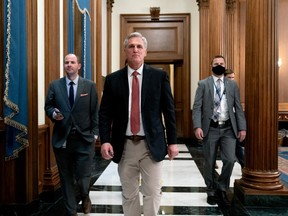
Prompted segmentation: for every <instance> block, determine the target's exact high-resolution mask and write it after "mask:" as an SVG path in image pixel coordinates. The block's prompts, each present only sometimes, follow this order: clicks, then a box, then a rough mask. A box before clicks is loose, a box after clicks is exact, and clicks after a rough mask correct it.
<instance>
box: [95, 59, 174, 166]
mask: <svg viewBox="0 0 288 216" xmlns="http://www.w3.org/2000/svg"><path fill="white" fill-rule="evenodd" d="M127 73H128V70H127V67H124V68H122V69H120V70H118V71H116V72H114V73H111V74H109V75H107V77H106V79H105V84H104V90H103V96H102V100H101V104H100V110H99V132H100V140H101V144H103V143H106V142H108V143H111V144H112V146H113V149H114V157H113V161H114V162H115V163H119V161H120V160H121V157H122V153H123V148H124V142H125V136H126V129H127V125H128V115H129V84H128V75H127ZM162 114H163V116H164V121H165V124H164V123H163V121H162ZM141 115H142V120H143V127H144V132H145V136H146V141H147V144H148V148H149V150H150V152H151V155H152V157H153V159H154V160H155V161H161V160H163V159H164V158H165V156H166V154H167V143H168V144H176V143H177V136H176V120H175V110H174V100H173V96H172V93H171V87H170V83H169V78H168V75H167V73H166V72H165V71H162V70H159V69H155V68H152V67H150V66H148V65H146V64H144V67H143V79H142V89H141ZM164 125H165V126H164Z"/></svg>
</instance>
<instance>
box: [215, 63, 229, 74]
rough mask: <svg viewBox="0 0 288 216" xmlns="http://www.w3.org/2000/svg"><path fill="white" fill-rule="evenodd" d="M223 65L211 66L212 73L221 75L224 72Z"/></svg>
mask: <svg viewBox="0 0 288 216" xmlns="http://www.w3.org/2000/svg"><path fill="white" fill-rule="evenodd" d="M225 70H226V69H225V67H223V66H221V65H217V66H215V67H212V71H213V73H215V74H216V75H222V74H224V73H225Z"/></svg>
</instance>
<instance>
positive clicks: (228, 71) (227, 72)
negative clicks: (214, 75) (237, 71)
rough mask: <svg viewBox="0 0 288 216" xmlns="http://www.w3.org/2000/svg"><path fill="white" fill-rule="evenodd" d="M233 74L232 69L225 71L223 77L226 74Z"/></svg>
mask: <svg viewBox="0 0 288 216" xmlns="http://www.w3.org/2000/svg"><path fill="white" fill-rule="evenodd" d="M233 73H234V71H233V70H232V69H226V71H225V73H224V75H225V76H226V75H228V74H233Z"/></svg>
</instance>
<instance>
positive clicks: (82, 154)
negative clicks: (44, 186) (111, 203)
mask: <svg viewBox="0 0 288 216" xmlns="http://www.w3.org/2000/svg"><path fill="white" fill-rule="evenodd" d="M80 68H81V64H80V63H79V59H78V57H77V56H76V55H74V54H68V55H66V57H65V61H64V69H65V72H66V76H65V77H63V78H60V79H58V80H55V81H53V82H52V83H51V84H50V85H49V89H48V93H47V96H46V101H45V112H46V115H47V116H48V117H49V118H50V119H51V121H52V122H53V123H54V127H53V135H52V145H53V150H54V154H55V158H56V162H57V166H58V170H59V175H60V181H61V189H62V194H63V199H64V204H65V207H66V211H67V215H77V205H78V202H77V200H76V194H75V186H74V176H75V177H76V181H77V183H78V186H79V189H80V196H81V199H82V208H83V212H84V213H85V214H88V213H89V212H90V210H91V200H90V198H89V186H90V177H91V171H92V162H93V156H94V152H95V151H94V148H95V141H96V139H97V137H98V135H99V129H98V94H97V89H96V84H95V83H94V82H92V81H91V80H87V79H84V78H82V77H80V76H79V75H78V70H79V69H80ZM72 82H73V83H72ZM69 100H71V101H69Z"/></svg>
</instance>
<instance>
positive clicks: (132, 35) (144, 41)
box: [124, 32, 148, 49]
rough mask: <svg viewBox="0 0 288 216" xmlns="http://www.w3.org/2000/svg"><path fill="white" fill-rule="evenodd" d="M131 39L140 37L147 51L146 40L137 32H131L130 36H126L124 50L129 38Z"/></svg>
mask: <svg viewBox="0 0 288 216" xmlns="http://www.w3.org/2000/svg"><path fill="white" fill-rule="evenodd" d="M133 37H140V38H141V39H142V41H143V43H144V47H145V48H146V49H147V46H148V42H147V39H146V38H145V37H144V36H143V35H142V34H141V33H139V32H132V33H131V34H130V35H128V36H127V37H126V38H125V40H124V47H125V48H126V47H127V44H128V41H129V39H130V38H133Z"/></svg>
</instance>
